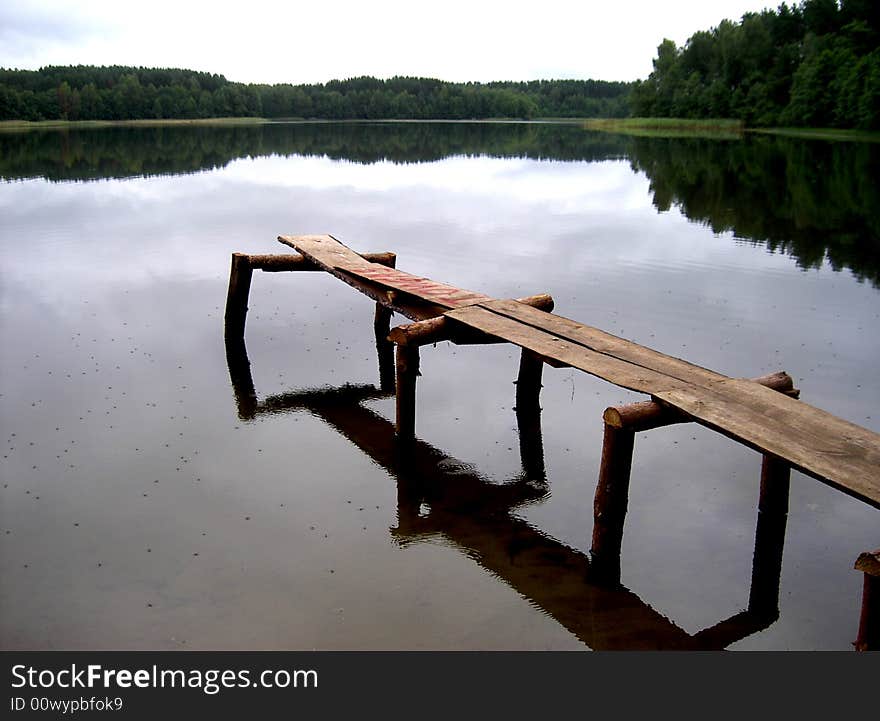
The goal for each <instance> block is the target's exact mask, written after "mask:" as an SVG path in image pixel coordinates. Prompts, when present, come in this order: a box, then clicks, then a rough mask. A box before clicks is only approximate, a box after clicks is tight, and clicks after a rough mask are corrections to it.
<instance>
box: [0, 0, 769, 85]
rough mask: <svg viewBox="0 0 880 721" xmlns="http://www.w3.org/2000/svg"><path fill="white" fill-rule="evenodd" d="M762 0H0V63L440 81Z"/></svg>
mask: <svg viewBox="0 0 880 721" xmlns="http://www.w3.org/2000/svg"><path fill="white" fill-rule="evenodd" d="M777 4H778V3H777V2H764V1H763V0H663V1H662V2H661V1H659V0H658V1H656V2H652V1H650V0H602V2H596V1H595V0H579V1H572V0H530V1H529V2H522V1H521V0H444V1H443V2H430V3H428V2H419V0H362V1H361V2H352V1H351V0H329V1H327V2H320V1H316V0H310V1H309V2H302V1H301V0H286V1H284V0H244V1H242V0H236V2H227V0H214V1H213V2H200V1H188V0H152V1H151V2H133V1H132V0H2V2H0V67H5V68H28V69H37V68H39V67H41V66H44V65H72V64H84V65H143V66H149V67H182V68H191V69H194V70H204V71H208V72H214V73H220V74H222V75H225V76H226V77H227V78H228V79H229V80H234V81H240V82H260V83H280V82H292V83H310V82H326V81H327V80H330V79H333V78H346V77H352V76H357V75H374V76H376V77H382V78H386V77H391V76H393V75H418V76H425V77H436V78H441V79H444V80H453V81H465V80H474V81H489V80H531V79H536V78H597V79H601V80H634V79H636V78H642V77H645V76H647V75H648V73H650V72H651V60H652V58H653V57H654V55H655V51H656V48H657V45H658V44H659V43H660V41H661V40H662V39H663V38H664V37H668V38H671V39H673V40H675V41H676V42H677V43H679V44H681V43H683V42H684V41H685V40H686V39H687V38H688V37H689V36H690V35H691V34H692V33H693V32H695V31H697V30H702V29H708V28H710V27H712V26H714V25H717V24H718V22H720V21H721V20H722V19H724V18H731V19H734V20H738V19H739V18H740V17H742V15H743V13H745V12H750V11H760V10H761V9H763V8H766V7H775V6H776V5H777Z"/></svg>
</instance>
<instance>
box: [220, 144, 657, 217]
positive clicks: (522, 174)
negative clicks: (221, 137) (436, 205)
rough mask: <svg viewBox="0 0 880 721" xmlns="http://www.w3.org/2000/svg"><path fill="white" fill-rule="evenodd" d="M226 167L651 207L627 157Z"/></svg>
mask: <svg viewBox="0 0 880 721" xmlns="http://www.w3.org/2000/svg"><path fill="white" fill-rule="evenodd" d="M224 173H225V174H226V175H227V176H228V177H231V178H234V179H236V180H242V181H246V182H248V183H249V184H253V185H262V186H272V187H274V188H278V187H287V188H313V189H321V190H329V189H334V188H335V189H342V188H352V189H354V190H357V191H382V192H390V191H397V190H400V189H412V188H416V189H418V191H419V192H422V191H424V190H428V191H432V192H451V193H456V194H463V195H474V194H477V195H479V196H481V197H484V198H490V197H496V196H497V197H505V198H509V199H514V200H516V201H518V202H528V203H551V204H552V205H553V210H555V211H565V210H566V209H575V208H577V209H581V210H584V209H600V208H608V207H611V205H612V204H613V206H614V207H615V208H617V209H618V210H621V209H636V208H650V207H651V205H650V202H649V198H648V197H647V196H646V194H645V193H644V189H643V188H642V187H641V186H640V185H639V184H634V183H633V182H632V171H631V170H630V167H629V164H628V163H627V162H626V161H623V160H621V161H607V162H602V163H588V162H541V163H535V161H533V160H527V159H509V158H480V159H479V160H475V159H473V158H464V157H453V158H446V159H444V160H440V161H437V162H434V163H414V164H396V163H393V162H390V161H381V162H378V163H372V164H370V165H364V164H361V163H349V162H339V161H335V160H330V159H329V158H326V157H300V156H293V157H278V156H271V157H260V158H249V159H246V160H236V161H234V162H232V163H230V165H229V166H228V167H227V168H226V169H225V171H224Z"/></svg>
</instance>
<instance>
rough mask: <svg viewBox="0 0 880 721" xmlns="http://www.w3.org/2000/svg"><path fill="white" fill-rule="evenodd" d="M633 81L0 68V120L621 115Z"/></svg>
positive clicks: (469, 117)
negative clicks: (289, 79) (288, 79)
mask: <svg viewBox="0 0 880 721" xmlns="http://www.w3.org/2000/svg"><path fill="white" fill-rule="evenodd" d="M630 85H631V84H630V83H623V82H607V81H601V80H535V81H532V82H493V83H450V82H444V81H441V80H434V79H430V78H409V77H395V78H391V79H389V80H380V79H377V78H372V77H359V78H350V79H348V80H331V81H330V82H328V83H324V84H311V85H291V84H277V85H265V84H243V83H234V82H230V81H228V80H227V79H226V78H224V77H223V76H222V75H214V74H210V73H201V72H194V71H191V70H180V69H156V68H135V67H123V66H112V67H95V66H83V65H79V66H71V67H58V66H50V67H45V68H41V69H40V70H10V69H0V120H135V119H171V118H217V117H265V118H316V119H325V120H369V119H391V118H396V119H412V120H422V119H457V120H458V119H471V118H472V119H485V118H523V119H528V118H534V117H623V116H625V115H626V114H627V113H628V105H627V98H628V94H629V90H630Z"/></svg>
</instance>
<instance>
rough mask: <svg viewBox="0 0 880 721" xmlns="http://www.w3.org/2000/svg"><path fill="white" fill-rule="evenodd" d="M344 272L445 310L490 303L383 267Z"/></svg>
mask: <svg viewBox="0 0 880 721" xmlns="http://www.w3.org/2000/svg"><path fill="white" fill-rule="evenodd" d="M346 272H347V273H349V274H351V275H354V276H356V277H358V278H363V279H365V280H371V281H373V282H374V283H379V284H381V285H383V286H386V287H388V288H393V289H394V290H398V291H401V292H403V293H408V294H409V295H413V296H415V297H417V298H421V299H422V300H426V301H430V302H432V303H436V304H437V305H443V306H446V307H447V308H460V307H462V306H466V305H473V304H475V303H484V302H488V301H491V300H492V298H490V297H489V296H487V295H483V294H482V293H474V292H473V291H470V290H462V289H461V288H456V287H455V286H452V285H447V284H446V283H438V282H437V281H434V280H431V279H430V278H422V277H420V276H417V275H412V274H411V273H406V272H404V271H402V270H397V269H395V268H385V267H383V266H372V267H357V268H346Z"/></svg>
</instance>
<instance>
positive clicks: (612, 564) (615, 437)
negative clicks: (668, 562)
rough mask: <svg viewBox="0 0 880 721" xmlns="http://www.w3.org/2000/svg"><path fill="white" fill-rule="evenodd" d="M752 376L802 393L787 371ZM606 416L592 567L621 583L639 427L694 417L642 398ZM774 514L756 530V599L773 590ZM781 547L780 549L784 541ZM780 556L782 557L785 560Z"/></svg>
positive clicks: (791, 393)
mask: <svg viewBox="0 0 880 721" xmlns="http://www.w3.org/2000/svg"><path fill="white" fill-rule="evenodd" d="M752 380H754V382H755V383H760V384H761V385H764V386H767V387H768V388H773V389H774V390H777V391H779V392H780V393H785V394H786V395H789V396H792V397H794V398H797V397H798V395H799V393H800V392H799V391H798V390H797V389H796V388H795V387H794V382H793V381H792V379H791V376H789V375H788V374H787V373H785V372H784V371H780V372H779V373H772V374H770V375H766V376H761V377H760V378H754V379H752ZM602 417H603V420H604V422H605V436H604V440H603V443H602V460H601V463H600V467H599V482H598V484H597V486H596V495H595V498H594V501H593V541H592V551H591V552H592V555H593V567H594V571H595V573H596V574H597V575H598V578H599V579H600V580H603V581H608V582H612V583H618V582H619V581H620V550H621V545H622V542H623V525H624V521H625V520H626V507H627V496H628V494H629V481H630V472H631V470H632V454H633V444H634V440H635V433H636V432H638V431H647V430H651V429H653V428H660V427H662V426H668V425H673V424H675V423H686V422H688V421H689V420H691V419H690V418H689V417H688V416H687V415H686V414H684V413H682V412H680V411H678V410H676V409H674V408H668V407H666V406H664V405H661V404H660V403H657V402H655V401H642V402H640V403H629V404H627V405H624V406H615V407H611V408H606V409H605V413H604V414H603V416H602ZM786 469H787V467H786ZM765 471H766V472H768V473H770V477H772V478H776V479H778V478H780V477H781V476H782V475H783V471H782V470H781V469H777V468H776V466H775V465H774V464H771V465H770V466H768V462H767V459H766V458H765ZM786 473H787V470H786ZM763 476H764V472H762V478H763ZM786 478H787V475H786ZM773 485H774V486H775V488H774V490H773V491H768V497H769V494H772V493H776V492H778V493H780V494H782V490H781V486H782V483H781V482H776V483H774V484H773ZM762 488H763V486H762ZM762 498H763V491H762ZM773 498H774V499H775V498H776V496H775V495H774V496H773ZM784 499H785V507H786V509H787V504H788V490H787V486H786V488H785V492H784ZM770 502H771V501H769V500H768V501H767V503H770ZM771 517H773V518H775V516H772V514H771V515H768V520H767V521H766V522H765V523H763V524H762V525H761V528H759V534H758V535H760V536H761V538H760V539H756V554H757V553H758V545H759V541H760V547H761V549H762V554H760V555H758V556H756V559H755V561H756V563H755V566H756V567H757V568H758V569H759V573H758V587H759V591H758V595H757V596H756V597H755V599H756V603H757V602H758V601H759V600H761V601H763V600H764V599H766V598H769V597H771V596H772V595H773V594H772V589H773V584H772V575H773V568H774V563H775V562H774V561H773V559H774V555H773V552H771V551H769V550H768V551H767V552H766V553H764V552H763V549H765V548H766V549H772V548H773V546H772V544H771V541H770V540H767V541H764V540H763V539H764V537H765V536H766V537H767V538H768V539H771V540H772V539H773V538H775V537H776V535H778V533H779V528H780V526H779V522H778V520H777V521H775V525H774V522H771V521H770V520H769V518H771ZM759 520H760V519H759ZM765 529H769V530H765ZM781 533H782V536H784V535H785V519H784V518H783V520H782V524H781ZM774 534H776V535H774ZM779 553H780V554H781V547H780V549H779ZM779 562H780V563H781V560H780V561H779ZM753 586H754V582H753ZM778 593H779V579H778V572H777V578H776V596H775V598H777V599H778Z"/></svg>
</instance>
